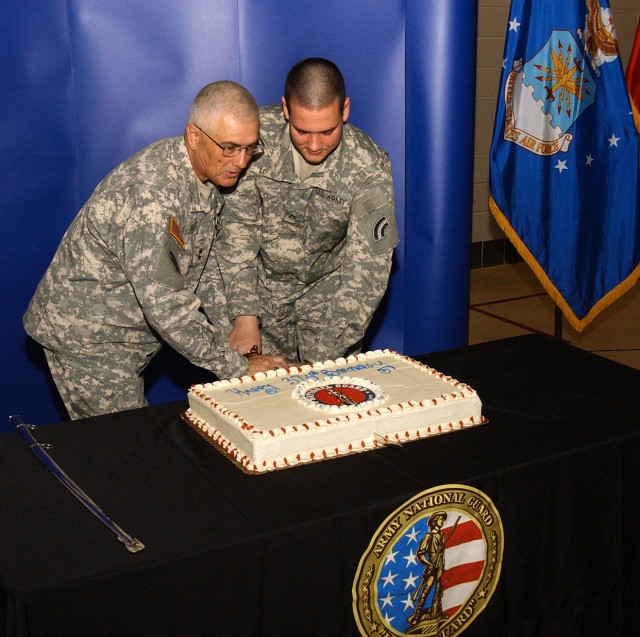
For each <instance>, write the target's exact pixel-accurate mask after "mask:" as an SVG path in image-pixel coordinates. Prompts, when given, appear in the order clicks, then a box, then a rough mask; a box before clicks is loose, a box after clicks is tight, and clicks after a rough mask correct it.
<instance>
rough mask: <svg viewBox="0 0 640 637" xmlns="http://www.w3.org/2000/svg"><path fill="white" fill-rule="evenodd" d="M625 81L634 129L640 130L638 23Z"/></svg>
mask: <svg viewBox="0 0 640 637" xmlns="http://www.w3.org/2000/svg"><path fill="white" fill-rule="evenodd" d="M625 80H626V83H627V90H628V91H629V98H630V100H631V107H632V108H633V119H634V120H635V122H636V128H637V129H638V130H640V22H639V23H638V26H637V28H636V39H635V41H634V43H633V49H632V51H631V57H630V58H629V64H627V72H626V74H625Z"/></svg>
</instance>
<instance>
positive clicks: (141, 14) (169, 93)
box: [0, 0, 477, 431]
mask: <svg viewBox="0 0 640 637" xmlns="http://www.w3.org/2000/svg"><path fill="white" fill-rule="evenodd" d="M476 13H477V3H476V2H474V1H473V0H429V1H428V2H425V1H424V0H350V2H346V3H345V2H344V1H343V0H325V1H324V2H322V3H304V2H299V0H137V1H136V2H130V0H66V1H65V0H5V1H4V2H3V3H2V4H1V5H0V38H1V44H0V77H1V78H2V80H1V81H0V95H1V99H0V170H1V179H0V214H1V216H2V228H3V231H2V233H1V234H0V247H1V250H0V260H1V265H2V273H3V276H2V283H1V286H2V287H1V288H0V292H1V294H2V297H1V298H2V300H3V311H2V314H1V317H0V330H1V331H2V332H1V335H2V341H3V343H4V347H3V350H2V351H3V355H2V357H1V358H0V369H1V373H0V379H1V381H2V382H1V384H0V407H1V409H0V431H1V430H6V429H8V416H9V415H10V414H12V413H20V414H22V416H23V417H24V418H25V419H26V420H28V421H31V422H34V423H39V424H46V423H52V422H57V421H59V420H61V419H65V418H66V414H65V413H64V411H63V410H62V408H61V405H60V403H59V401H58V398H57V393H56V391H55V388H54V387H53V386H52V384H51V381H50V379H49V374H48V370H47V368H46V363H45V361H44V357H43V355H42V352H41V350H40V347H39V346H37V345H36V344H34V343H33V342H32V341H30V340H29V339H28V337H27V336H26V335H25V333H24V331H23V328H22V315H23V313H24V311H25V309H26V307H27V304H28V302H29V300H30V298H31V295H32V294H33V291H34V290H35V287H36V285H37V283H38V281H39V279H40V277H41V276H42V274H43V272H44V270H45V269H46V267H47V265H48V264H49V262H50V260H51V258H52V256H53V253H54V251H55V249H56V247H57V245H58V243H59V241H60V238H61V237H62V235H63V233H64V231H65V230H66V228H67V226H68V225H69V223H70V222H71V220H72V219H73V217H74V216H75V214H76V213H77V211H78V210H79V208H80V207H81V206H82V204H83V203H84V201H85V200H86V199H87V198H88V197H89V196H90V194H91V192H92V191H93V189H94V188H95V186H96V185H97V183H98V182H99V181H100V179H102V177H104V175H105V174H106V173H107V172H108V171H109V170H111V169H112V168H113V167H114V166H116V165H117V164H118V163H119V162H121V161H123V160H124V159H126V158H127V157H129V156H130V155H131V154H133V153H134V152H136V151H137V150H139V149H140V148H142V147H144V146H145V145H147V144H149V143H150V142H152V141H154V140H155V139H158V138H160V137H165V136H169V135H177V134H181V132H182V129H183V126H184V122H185V118H186V116H187V111H188V108H189V104H190V102H191V100H192V98H193V96H194V95H195V93H196V92H197V90H198V89H199V88H200V87H201V86H203V85H204V84H206V83H208V82H210V81H213V80H216V79H223V78H224V79H233V80H236V81H238V82H240V83H242V84H244V85H245V86H247V87H248V88H249V89H250V90H251V91H252V92H253V94H254V95H255V96H256V99H257V101H258V103H259V104H267V103H273V102H277V101H278V100H279V98H280V95H281V94H282V86H283V82H284V77H285V75H286V73H287V71H288V69H289V68H290V67H291V65H292V64H294V63H295V62H296V61H298V60H299V59H301V58H303V57H308V56H322V57H328V58H330V59H332V60H334V61H335V62H336V63H337V64H338V65H339V66H340V68H341V69H342V71H343V73H344V75H345V78H346V81H347V90H348V93H349V95H350V96H351V98H352V109H351V122H352V123H354V124H355V125H356V126H359V127H361V128H363V129H364V130H365V131H367V132H368V133H369V134H370V135H371V136H372V137H373V138H374V139H375V140H376V141H377V142H378V143H379V144H380V145H381V146H383V147H384V148H385V149H386V150H387V151H388V152H389V155H390V158H391V161H392V165H393V173H394V182H395V190H396V204H397V218H398V225H399V229H400V239H401V244H400V246H399V247H398V249H397V250H396V256H395V263H394V269H393V273H392V278H391V284H390V288H389V291H388V294H387V296H386V297H385V300H384V302H383V304H382V306H381V308H380V310H379V311H378V313H377V315H376V317H375V320H374V323H373V325H372V328H371V329H370V332H369V340H368V343H367V346H368V347H369V348H373V347H389V348H392V349H395V350H397V351H400V352H403V353H406V354H409V355H417V354H421V353H426V352H430V351H436V350H440V349H445V348H449V347H455V346H460V345H464V344H465V343H466V340H467V316H468V313H467V308H468V287H469V272H468V247H469V241H470V234H471V230H470V228H471V193H472V157H473V119H474V116H473V110H474V88H475V83H474V78H475V49H476ZM166 349H167V348H165V350H163V353H161V354H160V356H159V357H158V358H157V359H156V360H155V361H154V362H153V363H152V365H151V367H150V369H149V370H148V373H147V387H148V391H147V393H148V398H149V401H150V402H151V403H159V402H166V401H170V400H181V399H183V398H184V397H185V394H186V389H187V387H188V385H189V384H190V383H192V382H197V381H200V380H202V379H203V377H204V373H203V370H199V369H198V368H195V367H192V366H190V365H189V364H187V363H186V362H185V361H183V360H182V359H180V358H179V357H177V356H176V355H172V353H171V352H170V351H166Z"/></svg>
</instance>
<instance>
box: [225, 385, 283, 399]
mask: <svg viewBox="0 0 640 637" xmlns="http://www.w3.org/2000/svg"><path fill="white" fill-rule="evenodd" d="M279 391H280V390H279V389H278V388H277V387H274V386H273V385H256V386H255V387H249V388H248V389H240V388H238V387H234V388H233V389H226V390H225V393H226V394H235V395H236V396H250V395H251V394H277V393H278V392H279Z"/></svg>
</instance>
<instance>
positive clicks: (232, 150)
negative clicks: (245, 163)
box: [194, 124, 261, 157]
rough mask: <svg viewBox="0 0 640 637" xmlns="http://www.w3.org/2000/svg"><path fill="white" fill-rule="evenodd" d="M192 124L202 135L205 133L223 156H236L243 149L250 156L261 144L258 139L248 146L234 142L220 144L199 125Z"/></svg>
mask: <svg viewBox="0 0 640 637" xmlns="http://www.w3.org/2000/svg"><path fill="white" fill-rule="evenodd" d="M194 126H195V127H196V128H197V129H198V130H199V131H200V132H201V133H203V134H204V135H206V136H207V137H208V138H209V139H210V140H211V141H212V142H213V143H214V144H215V145H216V146H217V147H218V148H219V149H220V150H221V151H222V154H223V155H224V156H225V157H237V156H238V155H239V154H240V153H241V152H242V151H243V150H244V152H245V153H247V157H252V156H253V155H255V153H256V152H257V151H259V150H260V148H261V144H260V141H257V142H255V143H254V144H249V145H248V146H236V145H235V144H220V143H218V142H217V141H216V140H215V139H213V137H211V135H209V133H206V132H205V131H203V130H202V129H201V128H200V126H198V125H197V124H194Z"/></svg>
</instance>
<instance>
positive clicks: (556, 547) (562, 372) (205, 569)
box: [0, 336, 640, 637]
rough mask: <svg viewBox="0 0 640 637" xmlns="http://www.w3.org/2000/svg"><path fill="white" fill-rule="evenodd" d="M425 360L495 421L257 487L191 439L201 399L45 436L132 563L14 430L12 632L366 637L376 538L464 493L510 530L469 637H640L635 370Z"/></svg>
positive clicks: (567, 357) (525, 343)
mask: <svg viewBox="0 0 640 637" xmlns="http://www.w3.org/2000/svg"><path fill="white" fill-rule="evenodd" d="M421 360H423V361H424V362H427V363H428V364H429V365H431V366H432V367H435V368H436V369H439V370H440V371H443V372H446V373H447V374H451V375H452V376H454V377H456V378H458V379H459V380H461V381H464V382H466V383H468V384H470V385H471V386H472V387H474V388H475V389H476V390H477V391H478V393H479V394H480V397H481V399H482V401H483V413H484V414H485V416H486V417H487V418H488V419H489V421H490V422H489V423H488V424H486V425H482V426H479V427H475V428H473V429H469V430H467V431H461V432H456V433H452V434H447V435H443V436H438V437H434V438H430V439H427V440H423V441H418V442H414V443H411V444H408V445H404V446H403V447H401V448H395V447H394V448H386V449H381V450H377V451H374V452H368V453H364V454H358V455H353V456H349V457H345V458H341V459H337V460H331V461H329V462H321V463H316V464H311V465H305V466H302V467H296V468H293V469H288V470H284V471H278V472H274V473H269V474H265V475H258V476H255V475H247V474H244V473H242V472H241V471H240V470H239V469H238V468H236V467H235V466H234V465H233V464H232V463H231V462H229V461H228V460H227V459H226V458H224V457H223V456H222V455H221V454H219V453H218V452H217V451H216V450H215V449H214V448H213V447H211V446H210V445H209V444H208V443H207V442H206V441H205V440H203V439H202V438H201V437H200V436H198V435H197V434H196V433H195V432H194V431H193V430H191V429H190V428H189V427H187V426H186V424H185V423H184V422H183V421H182V419H181V417H180V414H181V413H182V412H183V411H184V410H185V409H186V402H178V403H170V404H166V405H160V406H155V407H149V408H145V409H140V410H133V411H129V412H121V413H118V414H113V415H108V416H101V417H97V418H91V419H86V420H80V421H74V422H68V423H61V424H59V425H55V426H50V427H42V428H40V429H38V430H37V431H36V432H35V435H36V437H37V438H38V440H39V441H40V442H44V441H46V442H49V443H52V444H53V445H54V449H53V450H51V451H50V454H51V456H52V457H53V458H54V459H55V460H56V462H58V463H59V464H60V465H61V466H62V467H63V468H64V469H65V470H66V471H67V473H68V474H69V475H70V476H71V477H72V478H73V479H74V480H75V481H76V482H77V483H79V484H80V485H81V486H82V487H83V488H84V490H85V491H86V492H87V493H88V494H89V495H90V496H91V497H92V498H93V499H94V500H95V501H96V502H97V503H98V504H99V505H100V506H101V507H102V509H103V510H104V511H105V513H106V514H107V515H109V516H111V517H112V518H113V519H114V520H115V521H116V522H118V523H119V524H120V525H121V526H122V527H123V528H124V529H125V530H126V531H128V532H129V533H131V534H132V535H134V536H135V537H137V538H138V539H140V540H141V541H142V542H143V543H144V544H145V545H146V548H145V550H144V551H142V552H140V553H137V554H131V553H128V552H127V551H126V550H125V548H124V547H123V545H122V544H120V543H119V542H118V540H117V539H116V537H115V535H113V534H112V533H111V532H110V531H109V530H108V529H107V528H106V527H105V526H104V525H102V524H101V523H100V522H99V521H98V520H97V519H96V518H94V517H93V516H91V515H90V514H89V513H88V512H87V511H86V509H84V508H83V507H82V506H81V505H80V504H79V503H78V502H77V501H76V500H75V499H74V498H73V497H72V496H71V495H70V494H69V493H68V492H67V491H66V490H65V489H64V488H63V487H62V486H61V485H60V484H59V483H58V482H57V481H56V480H55V479H54V478H53V477H52V476H51V474H49V473H48V472H47V470H46V469H45V467H44V466H43V465H42V464H40V463H39V461H38V459H37V458H36V457H35V456H34V455H33V454H32V453H31V451H30V450H29V449H28V448H27V446H26V445H25V443H24V441H23V440H22V439H21V438H20V436H19V434H18V433H16V432H10V433H6V434H2V435H0V603H1V604H2V605H1V606H0V620H1V621H0V631H5V632H6V634H7V635H11V636H13V635H47V636H51V635H60V636H64V637H75V636H84V635H87V636H92V637H93V636H98V635H108V636H110V637H113V636H116V635H117V636H128V635H132V636H133V635H135V636H139V635H155V636H158V637H159V636H161V635H180V636H183V635H184V636H192V635H193V636H199V635H222V636H226V635H234V636H236V635H237V636H244V635H247V636H258V635H267V636H270V635H273V636H278V637H280V636H283V635H296V636H308V635H323V636H325V635H326V636H340V635H358V634H359V633H358V630H357V628H356V623H355V621H354V618H353V611H352V593H351V587H352V584H353V579H354V576H355V573H356V570H357V567H358V562H359V560H360V557H361V556H362V555H363V553H364V552H365V551H366V549H367V546H368V544H369V541H370V539H371V537H372V536H373V534H374V533H375V532H376V530H377V529H378V527H379V526H380V524H381V523H382V521H383V520H384V519H385V518H386V517H387V516H388V515H389V514H390V513H391V512H392V511H393V510H394V509H395V508H396V507H398V506H399V505H400V504H402V503H403V502H405V501H406V500H408V499H410V498H411V497H413V496H414V495H415V494H417V493H419V492H421V491H423V490H425V489H428V488H431V487H435V486H438V485H444V484H450V483H456V484H465V485H469V486H471V487H475V488H477V489H480V490H482V491H483V492H484V493H486V494H487V495H488V496H489V497H490V498H491V499H492V501H493V502H494V504H495V505H496V507H497V509H498V510H499V512H500V515H501V517H502V523H503V527H504V556H503V563H502V573H501V576H500V582H499V584H498V588H497V590H496V592H495V593H494V595H493V597H492V598H491V600H490V602H489V604H488V605H487V607H486V609H485V610H484V612H483V613H482V614H481V615H479V616H478V618H477V619H476V620H475V621H474V622H473V623H472V624H471V625H470V626H469V627H468V629H467V630H466V631H465V637H466V636H467V635H468V636H469V637H472V636H478V635H492V636H493V635H504V636H516V635H517V636H521V635H565V636H566V635H581V636H582V635H592V634H601V635H614V634H615V635H617V634H632V633H633V631H635V630H636V628H637V626H638V625H639V623H640V608H639V602H638V599H639V596H640V552H639V550H638V540H639V539H640V523H639V522H638V521H637V517H638V516H637V515H636V513H635V509H636V505H637V502H638V501H639V500H640V480H639V478H640V472H639V469H640V461H639V457H640V456H639V453H640V416H639V415H638V406H639V403H640V400H639V399H638V390H639V389H640V372H638V371H637V370H634V369H631V368H629V367H625V366H623V365H618V364H616V363H613V362H610V361H608V360H605V359H603V358H600V357H597V356H595V355H592V354H588V353H586V352H584V351H582V350H578V349H576V348H573V347H570V346H568V345H566V344H564V343H561V342H559V341H557V340H553V339H549V338H545V337H540V336H525V337H518V338H513V339H506V340H503V341H495V342H491V343H485V344H482V345H476V346H472V347H467V348H462V349H458V350H452V351H447V352H439V353H434V354H430V355H428V356H425V357H422V358H421ZM197 380H198V379H194V381H197ZM23 417H24V418H25V420H28V414H23ZM2 613H4V615H5V616H4V617H2V616H1V615H2Z"/></svg>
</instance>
